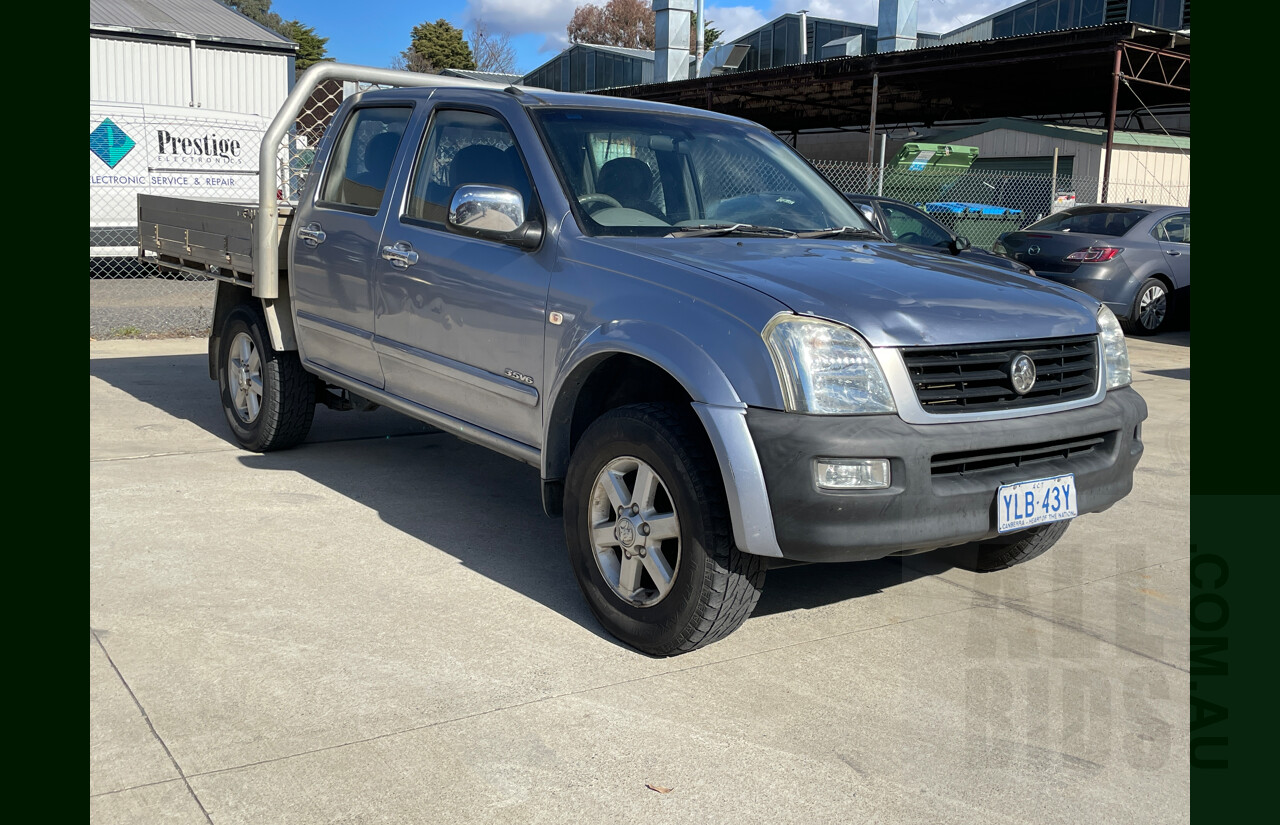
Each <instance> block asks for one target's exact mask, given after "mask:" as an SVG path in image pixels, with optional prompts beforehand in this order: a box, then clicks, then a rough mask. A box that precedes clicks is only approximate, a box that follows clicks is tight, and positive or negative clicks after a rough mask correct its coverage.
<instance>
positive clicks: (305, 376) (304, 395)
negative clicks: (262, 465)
mask: <svg viewBox="0 0 1280 825" xmlns="http://www.w3.org/2000/svg"><path fill="white" fill-rule="evenodd" d="M220 340H221V343H222V351H221V353H220V354H219V358H218V386H219V388H220V390H221V392H222V409H223V412H224V413H225V414H226V416H227V423H228V424H230V425H231V434H232V435H233V436H234V437H235V440H236V441H237V442H238V443H239V444H240V446H241V447H244V448H245V449H246V450H252V451H254V452H259V453H263V452H268V451H271V450H283V449H286V448H288V447H292V446H294V445H295V444H297V443H298V442H300V441H302V439H304V438H306V437H307V431H308V430H310V429H311V419H312V416H313V415H314V414H315V399H316V379H315V377H314V376H313V375H311V374H310V373H308V372H307V371H306V370H304V369H303V368H302V364H301V362H300V361H299V360H298V354H297V353H296V352H276V351H275V350H274V349H272V348H271V341H270V338H268V337H267V335H266V323H265V321H264V320H263V318H262V315H261V313H259V312H257V311H256V310H255V309H254V308H253V307H250V306H239V307H236V308H235V309H233V310H232V311H231V313H230V314H229V315H228V316H227V320H226V323H225V324H224V325H223V327H222V335H221V338H220Z"/></svg>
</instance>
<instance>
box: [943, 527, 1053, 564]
mask: <svg viewBox="0 0 1280 825" xmlns="http://www.w3.org/2000/svg"><path fill="white" fill-rule="evenodd" d="M1070 524H1071V522H1070V521H1069V520H1068V521H1054V522H1050V523H1049V524H1042V525H1040V526H1039V527H1032V528H1030V529H1029V530H1019V531H1018V532H1016V533H1009V534H1006V535H1003V536H996V537H995V538H991V539H985V540H983V541H975V542H972V543H970V544H962V545H960V546H959V547H949V548H947V549H946V550H944V551H942V552H943V553H945V554H946V555H947V557H948V559H949V560H950V561H951V563H952V564H954V565H955V566H956V567H959V568H962V569H964V570H972V571H974V572H975V573H990V572H992V571H995V570H1004V569H1006V568H1009V567H1013V566H1014V565H1015V564H1022V563H1023V562H1028V561H1031V560H1032V559H1034V558H1035V557H1036V556H1039V555H1041V554H1042V553H1044V552H1045V551H1046V550H1048V549H1049V548H1050V547H1052V546H1053V545H1055V544H1057V543H1058V539H1060V538H1062V534H1063V533H1065V532H1067V527H1068V526H1069V525H1070Z"/></svg>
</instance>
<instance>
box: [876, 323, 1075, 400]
mask: <svg viewBox="0 0 1280 825" xmlns="http://www.w3.org/2000/svg"><path fill="white" fill-rule="evenodd" d="M1018 353H1026V354H1027V355H1028V356H1030V357H1031V360H1032V361H1034V362H1035V365H1036V382H1035V385H1034V386H1032V388H1031V390H1030V391H1028V392H1027V393H1026V395H1019V394H1018V393H1016V392H1014V389H1013V382H1012V379H1011V378H1010V377H1009V366H1010V364H1011V363H1012V362H1013V359H1014V358H1015V357H1016V356H1017V355H1018ZM902 358H903V360H904V361H905V362H906V365H907V372H908V374H909V375H910V376H911V383H912V386H914V387H915V390H916V398H918V399H919V400H920V406H921V407H923V408H924V411H925V412H927V413H933V414H937V415H947V414H955V413H973V412H993V411H1000V410H1016V409H1021V408H1023V407H1035V406H1039V405H1042V404H1058V403H1061V402H1064V401H1074V400H1078V399H1085V398H1088V397H1089V396H1091V395H1093V393H1094V390H1095V389H1096V387H1097V385H1098V349H1097V343H1096V340H1095V338H1094V336H1092V335H1081V336H1077V337H1075V338H1052V339H1043V340H1038V341H1006V342H1001V343H996V344H962V345H958V346H949V347H912V348H909V349H904V350H902Z"/></svg>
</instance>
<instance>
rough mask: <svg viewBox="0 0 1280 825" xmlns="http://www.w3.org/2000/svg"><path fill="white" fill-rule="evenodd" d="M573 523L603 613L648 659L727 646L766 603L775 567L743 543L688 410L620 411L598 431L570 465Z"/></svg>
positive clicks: (642, 407)
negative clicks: (767, 579) (764, 591)
mask: <svg viewBox="0 0 1280 825" xmlns="http://www.w3.org/2000/svg"><path fill="white" fill-rule="evenodd" d="M564 526H565V539H566V541H567V543H568V546H569V561H570V564H571V565H572V567H573V572H574V576H575V577H576V578H577V581H578V586H579V587H580V588H581V589H582V594H583V596H584V597H585V598H586V601H587V604H588V606H589V607H590V608H591V612H592V613H594V614H595V616H596V618H597V619H598V620H599V621H600V623H601V624H602V625H603V626H604V628H605V630H607V631H608V632H609V633H610V634H612V635H613V636H614V637H616V638H617V639H619V640H621V641H623V642H625V643H626V644H629V645H631V646H632V647H635V648H637V649H639V650H642V651H644V652H645V653H649V654H652V655H654V656H672V655H675V654H678V653H686V652H688V651H690V650H695V649H697V648H699V647H703V646H705V645H708V644H711V643H712V642H715V641H718V640H720V639H723V638H724V637H725V636H728V635H729V634H730V633H732V632H733V631H734V630H736V629H737V628H738V627H739V626H740V625H741V624H742V623H743V622H744V621H746V619H747V617H748V616H750V615H751V611H752V610H753V609H754V608H755V605H756V602H757V600H758V599H759V598H760V591H761V588H762V587H763V586H764V574H765V566H764V561H763V559H761V558H760V557H759V556H753V555H751V554H748V553H743V552H741V551H740V550H738V548H737V547H736V546H735V544H734V541H733V531H732V527H731V525H730V521H729V508H728V504H727V503H726V501H725V495H724V487H723V483H722V481H721V477H720V471H719V468H718V466H717V464H716V461H715V457H714V454H713V453H712V450H711V445H710V443H709V442H708V441H707V439H706V434H705V433H704V432H703V430H702V427H701V425H700V424H699V423H698V421H697V419H696V418H694V417H693V415H692V413H691V412H690V411H688V410H684V409H681V408H680V407H677V406H674V405H666V404H636V405H631V406H625V407H618V408H616V409H613V410H610V411H609V412H607V413H605V414H604V415H602V416H601V417H600V418H598V419H597V420H596V421H595V422H593V423H592V424H591V426H590V427H588V428H587V430H586V432H585V433H583V435H582V439H581V440H580V441H579V442H578V445H577V447H576V448H575V449H574V452H573V455H572V457H571V459H570V462H569V472H568V477H567V478H566V480H565V496H564Z"/></svg>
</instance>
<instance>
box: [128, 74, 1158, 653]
mask: <svg viewBox="0 0 1280 825" xmlns="http://www.w3.org/2000/svg"><path fill="white" fill-rule="evenodd" d="M344 82H345V83H347V84H348V86H349V87H351V86H353V85H354V84H355V83H357V82H362V83H364V84H366V85H368V84H376V85H377V86H378V87H379V88H370V89H367V90H364V91H356V92H355V93H348V94H347V95H346V96H345V99H344V100H343V101H342V103H341V105H340V106H339V107H336V111H335V112H333V114H332V118H331V119H330V120H328V121H327V122H326V124H325V126H324V133H323V138H322V139H321V140H319V141H318V143H316V144H314V145H313V146H311V147H309V148H308V154H309V155H313V156H314V158H313V160H312V163H311V165H310V167H309V168H301V167H300V165H299V164H298V163H297V162H296V158H291V159H290V160H289V161H288V162H282V160H281V158H282V156H283V154H284V151H283V149H282V147H288V146H290V145H293V144H296V143H297V140H298V138H297V136H298V134H299V130H300V129H301V128H302V125H303V123H304V121H305V120H306V118H300V113H301V112H302V109H303V107H304V106H305V105H306V104H307V101H308V100H312V101H314V100H315V99H316V94H317V90H318V89H323V88H326V86H325V84H330V86H329V88H331V87H332V84H336V83H344ZM349 91H354V90H353V89H349ZM260 165H261V180H260V189H261V196H260V198H259V201H258V202H256V203H248V204H247V203H215V202H208V201H197V200H186V199H177V198H163V197H152V196H141V197H140V198H139V206H138V211H139V234H140V237H141V239H142V252H141V253H140V254H143V255H145V256H147V257H148V258H150V259H152V260H157V261H158V262H159V263H160V264H161V265H163V266H167V267H170V268H172V269H175V270H179V271H182V272H187V273H200V274H204V275H207V276H212V277H214V278H216V279H217V281H218V283H217V299H216V304H215V308H214V313H213V319H212V333H211V337H210V341H209V370H210V376H211V377H212V378H215V379H216V380H217V382H218V385H219V388H220V390H221V397H222V404H223V407H224V408H225V411H226V418H227V422H228V424H229V425H230V429H231V433H232V435H233V436H234V438H235V440H236V442H238V443H239V444H240V445H241V446H242V447H244V448H245V449H247V450H255V451H265V450H277V449H283V448H286V447H291V446H293V445H295V444H297V443H298V442H300V441H302V440H303V439H304V438H305V437H306V435H307V431H308V428H309V426H310V424H311V420H312V414H313V411H314V409H315V405H316V404H317V403H323V404H326V405H329V406H331V407H334V408H338V409H368V408H369V407H371V406H373V405H383V406H386V407H390V408H392V409H395V410H398V411H399V412H401V413H404V414H406V415H409V416H412V417H414V418H416V419H420V420H422V421H425V422H429V423H430V424H432V425H435V426H436V427H439V428H441V429H443V430H445V431H447V432H450V433H453V434H454V435H456V436H458V437H460V438H463V439H466V440H468V441H471V442H475V443H477V444H481V445H484V446H486V447H489V448H491V449H494V450H497V451H498V452H500V453H503V454H505V455H507V456H510V457H512V458H515V459H518V460H520V461H524V462H527V463H528V464H531V465H533V466H535V467H537V468H538V469H539V470H540V471H541V475H542V497H543V503H544V507H545V510H546V512H547V514H548V515H550V516H560V515H562V516H563V519H564V528H565V537H566V539H567V543H568V549H569V557H570V560H571V562H572V568H573V571H574V573H575V575H576V577H577V580H578V584H579V585H580V587H581V589H582V592H583V594H584V596H585V598H586V601H587V603H588V604H589V606H590V608H591V610H592V611H593V613H594V614H595V615H596V616H597V617H598V619H599V620H600V622H601V623H602V625H603V626H604V627H605V628H606V629H607V630H608V631H609V632H610V633H612V634H613V635H614V636H616V637H617V638H619V639H621V640H623V641H625V642H627V643H628V644H631V645H633V646H635V647H636V648H639V649H640V650H643V651H645V652H648V653H650V654H654V655H672V654H677V653H682V652H685V651H689V650H693V649H695V648H698V647H700V646H703V645H706V644H708V643H710V642H713V641H716V640H718V639H721V638H723V637H725V636H726V635H727V634H729V633H730V632H732V631H733V630H735V629H736V628H737V627H738V626H740V625H741V624H742V622H743V621H744V620H745V619H746V618H747V617H748V616H749V615H750V613H751V611H752V609H753V607H754V606H755V604H756V601H757V599H758V598H759V595H760V591H761V588H762V586H763V584H764V578H765V572H766V570H767V569H768V568H770V567H771V566H780V565H785V564H791V563H796V562H839V561H851V560H861V559H877V558H883V557H886V556H895V555H907V554H912V553H920V552H924V551H932V550H939V549H940V548H946V549H942V550H941V551H940V552H943V553H946V554H948V556H949V557H950V559H951V560H952V562H953V563H954V564H958V565H961V566H964V567H967V568H969V569H974V570H979V571H988V570H998V569H1002V568H1005V567H1008V566H1010V565H1013V564H1017V563H1020V562H1023V561H1026V560H1028V559H1031V558H1034V557H1035V556H1037V555H1039V554H1041V553H1043V552H1044V551H1045V550H1047V549H1048V548H1049V547H1051V546H1052V545H1053V544H1054V543H1055V542H1056V541H1057V540H1058V539H1059V538H1060V537H1061V536H1062V535H1063V533H1064V531H1065V530H1066V528H1067V526H1068V524H1070V522H1071V520H1072V519H1073V518H1075V517H1077V516H1080V515H1084V514H1086V513H1095V512H1098V511H1101V510H1105V509H1107V508H1108V507H1110V506H1111V505H1113V504H1114V503H1116V502H1117V501H1118V500H1120V499H1121V498H1122V497H1123V496H1125V495H1126V494H1127V493H1128V492H1129V490H1130V489H1131V486H1132V481H1133V471H1134V467H1135V465H1136V464H1137V462H1138V459H1139V458H1140V456H1141V454H1142V441H1141V422H1142V421H1143V419H1144V418H1145V417H1146V405H1145V404H1144V402H1143V400H1142V398H1141V397H1140V396H1139V395H1138V394H1137V393H1136V392H1135V391H1134V390H1133V389H1132V388H1131V387H1130V386H1129V384H1130V373H1129V361H1128V352H1127V350H1126V346H1125V339H1124V336H1123V334H1122V332H1121V330H1120V325H1119V323H1118V322H1117V321H1116V318H1115V316H1114V315H1113V314H1112V313H1111V311H1110V310H1108V309H1106V308H1105V307H1103V306H1101V305H1100V304H1099V303H1098V302H1097V301H1096V300H1094V299H1092V298H1090V297H1088V296H1086V295H1084V294H1083V293H1080V292H1077V291H1074V290H1072V289H1069V288H1067V287H1063V286H1060V285H1057V284H1053V283H1050V282H1047V281H1043V280H1040V279H1038V278H1036V277H1035V276H1033V275H1027V274H1019V273H1017V272H1013V271H1010V270H1007V269H999V268H995V267H991V266H987V265H985V264H982V263H980V262H976V261H968V260H965V259H958V258H956V257H953V256H951V255H947V254H944V253H932V252H928V251H920V250H917V249H911V248H908V247H904V246H898V245H895V244H893V243H891V242H889V241H887V240H885V239H884V238H883V237H882V236H881V235H879V234H878V233H877V232H876V231H875V230H874V229H872V228H871V226H870V225H869V224H868V223H867V221H866V220H865V219H864V218H863V217H862V216H861V214H860V213H859V212H858V210H857V209H855V208H854V207H853V206H852V205H851V204H850V203H849V202H848V201H847V200H846V199H845V198H844V197H843V196H842V195H841V193H840V192H838V191H837V190H836V189H834V188H833V187H832V186H831V185H830V184H829V183H828V182H827V181H826V180H825V179H824V178H823V177H822V176H821V175H819V174H818V173H817V172H816V171H814V169H813V168H812V167H811V166H810V165H809V164H808V163H807V162H806V161H805V160H804V159H803V158H802V157H800V156H799V155H798V154H797V153H796V152H795V151H794V150H792V149H791V148H790V147H788V146H787V145H786V144H784V143H783V142H782V141H780V140H778V139H777V138H776V137H775V136H774V135H773V134H772V133H770V132H768V131H767V130H765V129H763V128H761V127H760V126H757V125H755V124H752V123H749V122H746V121H742V120H738V119H735V118H729V117H722V116H719V115H716V114H713V113H710V112H704V111H696V110H690V109H684V108H679V107H673V106H666V105H658V104H647V103H642V102H636V101H631V100H620V99H614V98H608V97H599V96H589V95H572V94H562V93H556V92H549V91H543V90H536V89H529V88H518V87H506V88H504V87H501V86H494V85H487V84H481V83H475V82H471V81H466V80H454V79H450V78H440V77H433V76H425V75H413V74H403V73H399V72H391V71H386V70H377V69H364V68H359V67H354V66H345V65H341V64H319V65H317V66H315V67H313V68H312V69H310V70H309V71H308V72H307V74H306V75H304V76H303V78H302V79H301V80H300V81H299V83H298V85H297V87H296V88H295V89H294V91H293V93H292V94H291V95H290V97H289V99H288V101H286V103H285V105H284V107H283V109H282V111H281V112H280V113H279V114H278V115H277V116H276V118H275V120H274V121H273V123H272V126H271V128H270V130H269V131H268V133H267V135H266V136H265V137H264V140H263V142H262V152H261V157H260ZM294 192H296V197H295V198H293V199H290V197H289V196H290V195H291V194H292V193H294ZM494 552H501V550H500V549H499V548H495V551H494Z"/></svg>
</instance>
